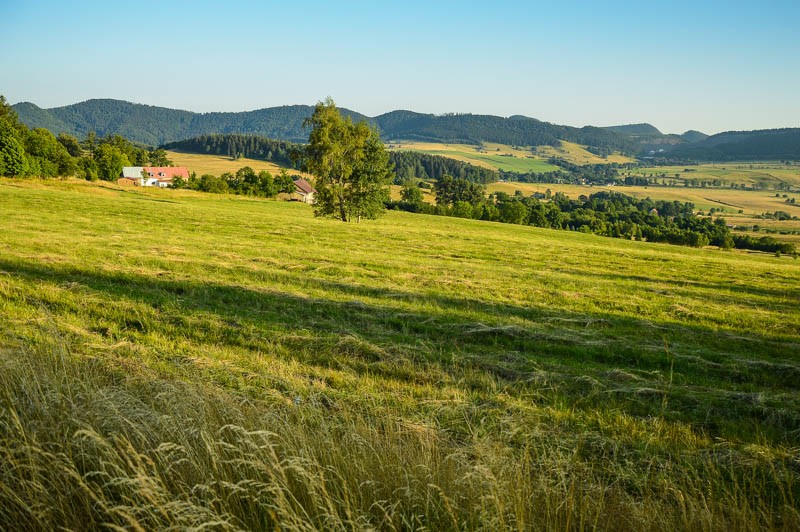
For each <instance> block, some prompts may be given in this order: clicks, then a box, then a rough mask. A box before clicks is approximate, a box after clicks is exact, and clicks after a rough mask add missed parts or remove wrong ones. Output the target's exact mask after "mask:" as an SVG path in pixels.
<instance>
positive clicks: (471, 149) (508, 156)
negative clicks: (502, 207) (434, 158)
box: [389, 141, 559, 173]
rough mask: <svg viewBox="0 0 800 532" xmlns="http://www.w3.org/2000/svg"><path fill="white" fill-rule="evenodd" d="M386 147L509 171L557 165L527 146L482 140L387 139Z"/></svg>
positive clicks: (539, 169) (541, 169)
mask: <svg viewBox="0 0 800 532" xmlns="http://www.w3.org/2000/svg"><path fill="white" fill-rule="evenodd" d="M389 149H392V150H411V151H418V152H422V153H428V154H431V155H441V156H443V157H449V158H451V159H455V160H457V161H462V162H466V163H470V164H474V165H476V166H482V167H484V168H490V169H493V170H505V171H508V172H521V173H526V172H553V171H556V170H558V169H559V168H558V167H557V166H555V165H552V164H550V163H548V162H547V161H546V160H545V159H543V158H541V157H538V156H535V155H533V153H532V152H531V150H530V149H526V148H519V147H513V146H506V145H503V144H494V143H484V144H483V145H480V146H471V145H468V144H439V143H432V142H407V141H394V142H391V143H389Z"/></svg>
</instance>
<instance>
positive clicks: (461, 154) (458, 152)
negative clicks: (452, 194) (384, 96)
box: [387, 140, 530, 170]
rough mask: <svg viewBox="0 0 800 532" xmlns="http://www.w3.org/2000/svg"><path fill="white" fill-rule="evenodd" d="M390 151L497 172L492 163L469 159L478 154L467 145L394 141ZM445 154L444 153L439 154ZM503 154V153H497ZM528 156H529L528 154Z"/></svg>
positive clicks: (389, 145)
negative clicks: (438, 157) (426, 155)
mask: <svg viewBox="0 0 800 532" xmlns="http://www.w3.org/2000/svg"><path fill="white" fill-rule="evenodd" d="M387 147H388V148H389V149H390V150H393V151H394V150H410V151H421V152H425V153H431V152H436V153H437V154H439V155H442V156H444V157H448V158H450V159H455V160H456V161H461V162H462V163H469V164H473V165H475V166H480V167H482V168H488V169H489V170H497V167H496V166H495V165H493V164H492V163H489V162H486V161H481V160H480V159H474V158H471V157H470V156H469V155H468V154H469V153H470V152H474V153H479V152H478V150H477V149H476V147H475V146H470V145H469V144H440V143H437V142H409V141H402V140H401V141H395V142H391V143H389V144H388V145H387ZM440 152H446V153H440ZM499 153H504V152H499ZM529 155H530V154H529Z"/></svg>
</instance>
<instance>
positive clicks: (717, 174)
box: [625, 162, 800, 188]
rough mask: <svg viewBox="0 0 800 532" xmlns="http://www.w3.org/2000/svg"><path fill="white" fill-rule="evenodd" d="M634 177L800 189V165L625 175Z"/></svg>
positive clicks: (642, 170) (694, 168) (766, 164)
mask: <svg viewBox="0 0 800 532" xmlns="http://www.w3.org/2000/svg"><path fill="white" fill-rule="evenodd" d="M625 174H626V175H627V174H630V175H632V176H645V177H657V178H658V179H659V182H660V181H661V180H662V179H663V180H666V181H667V182H669V181H671V180H674V181H677V182H678V184H680V183H681V182H682V181H684V180H686V179H697V180H700V181H704V180H707V181H713V180H715V179H717V180H720V181H722V182H724V183H725V184H726V185H727V184H736V185H746V186H748V187H752V186H753V185H763V186H766V187H768V188H773V187H774V186H775V185H776V184H777V183H784V184H786V185H788V186H793V187H800V165H798V164H797V163H794V164H789V165H787V164H783V163H777V162H772V163H770V162H754V163H736V162H732V163H719V164H700V165H696V166H655V167H646V168H636V169H633V170H630V172H627V171H626V172H625Z"/></svg>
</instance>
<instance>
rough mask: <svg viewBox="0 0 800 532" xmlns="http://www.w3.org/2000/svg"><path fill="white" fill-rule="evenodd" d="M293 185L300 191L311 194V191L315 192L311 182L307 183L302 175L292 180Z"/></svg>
mask: <svg viewBox="0 0 800 532" xmlns="http://www.w3.org/2000/svg"><path fill="white" fill-rule="evenodd" d="M294 186H296V187H297V189H298V190H299V191H300V192H303V193H304V194H311V193H313V192H316V190H314V187H312V186H311V183H309V182H308V181H306V180H305V179H303V178H302V177H299V178H297V179H295V180H294Z"/></svg>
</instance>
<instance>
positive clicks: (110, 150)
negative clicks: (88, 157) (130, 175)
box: [94, 142, 131, 181]
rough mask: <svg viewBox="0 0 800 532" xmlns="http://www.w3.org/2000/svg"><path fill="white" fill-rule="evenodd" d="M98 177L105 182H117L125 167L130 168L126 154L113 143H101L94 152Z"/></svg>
mask: <svg viewBox="0 0 800 532" xmlns="http://www.w3.org/2000/svg"><path fill="white" fill-rule="evenodd" d="M94 162H95V163H96V165H97V177H99V178H100V179H102V180H104V181H116V180H117V178H119V176H120V174H121V173H122V167H123V166H130V164H131V163H130V161H129V160H128V157H127V155H125V152H124V151H122V149H120V148H119V147H117V146H115V145H114V144H113V143H105V142H104V143H101V144H99V145H98V146H97V147H96V148H95V150H94Z"/></svg>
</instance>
